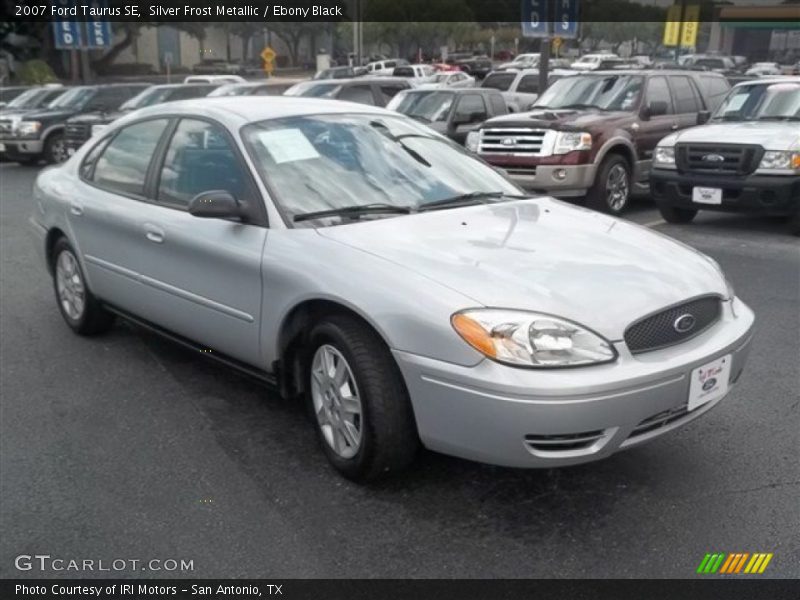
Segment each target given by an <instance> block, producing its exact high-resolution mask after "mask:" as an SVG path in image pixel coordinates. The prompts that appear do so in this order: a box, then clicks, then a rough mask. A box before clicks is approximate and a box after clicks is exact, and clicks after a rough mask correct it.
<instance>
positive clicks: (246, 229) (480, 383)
mask: <svg viewBox="0 0 800 600" xmlns="http://www.w3.org/2000/svg"><path fill="white" fill-rule="evenodd" d="M34 194H35V210H34V215H33V217H32V219H31V224H32V228H33V230H34V231H35V232H36V234H37V245H38V247H39V250H40V252H41V253H42V255H43V259H44V260H45V261H46V264H47V266H48V268H49V271H50V273H51V274H52V278H53V283H54V288H55V295H56V300H57V303H58V307H59V309H60V311H61V313H62V315H63V317H64V319H65V321H66V322H67V324H68V325H69V326H70V327H71V328H72V329H74V330H75V331H76V332H77V333H79V334H82V335H90V334H97V333H100V332H103V331H105V330H107V329H108V328H109V327H110V326H111V324H112V321H113V320H114V317H115V316H116V315H121V316H123V317H125V318H127V319H131V320H134V321H136V322H138V323H140V324H141V325H144V326H147V327H151V328H153V329H155V330H157V331H159V332H160V333H162V334H164V335H168V336H171V337H172V338H173V339H175V340H177V341H179V342H182V343H184V344H188V345H190V346H192V347H194V348H197V349H203V350H206V349H210V350H211V352H210V353H209V352H204V353H203V355H205V356H208V355H209V354H210V355H211V356H213V357H218V358H221V359H223V360H225V361H226V362H228V363H229V364H231V365H233V366H237V367H240V368H242V369H245V370H248V371H250V372H251V373H256V374H259V375H261V376H262V377H263V378H265V379H268V380H270V381H271V382H272V383H274V384H276V385H277V386H278V387H279V389H280V391H281V393H283V394H284V395H286V396H289V397H294V396H296V397H299V398H304V400H305V401H306V402H307V403H308V407H309V411H310V413H311V418H312V421H313V422H314V424H315V427H316V429H317V432H318V435H319V439H320V445H321V447H322V448H323V450H324V452H325V453H326V455H327V457H328V459H329V460H330V462H331V463H332V464H333V465H334V466H335V467H336V468H337V469H338V470H339V471H340V472H341V473H343V474H344V475H345V476H346V477H349V478H352V479H368V478H371V477H375V476H377V475H380V474H383V473H385V472H387V471H394V470H397V469H399V468H401V467H403V466H405V465H407V464H408V463H409V462H410V461H411V459H412V458H413V456H414V453H415V451H416V450H417V448H418V446H419V445H420V444H422V445H423V446H425V447H427V448H430V449H433V450H437V451H440V452H444V453H447V454H452V455H455V456H460V457H465V458H468V459H472V460H476V461H482V462H487V463H493V464H498V465H508V466H513V467H556V466H562V465H571V464H576V463H581V462H586V461H591V460H595V459H600V458H603V457H606V456H608V455H610V454H611V453H613V452H615V451H616V450H619V449H622V448H629V447H631V446H634V445H636V444H639V443H641V442H645V441H647V440H651V439H653V438H655V437H657V436H659V435H661V434H662V433H666V432H667V431H670V430H672V429H674V428H676V427H679V426H681V425H684V424H685V423H688V422H689V421H691V420H693V419H695V418H696V417H698V416H700V415H702V414H703V413H705V412H707V411H708V410H710V409H711V408H712V407H713V406H715V405H716V404H718V403H719V402H720V401H721V400H722V398H723V397H724V396H725V395H726V394H727V393H728V391H729V390H730V388H731V386H733V385H734V383H735V382H736V380H737V379H738V378H739V375H740V374H741V372H742V368H743V366H744V362H745V359H746V355H747V352H748V348H749V343H750V339H751V330H752V327H753V313H752V312H751V311H750V309H749V308H748V307H747V306H746V305H745V304H744V303H742V301H741V300H739V299H738V298H736V297H735V295H734V292H733V290H732V288H731V286H730V285H729V284H728V283H727V281H726V279H725V277H724V275H723V274H722V272H721V271H720V269H719V266H718V265H717V264H716V263H715V262H714V261H713V260H711V259H710V258H708V257H706V256H703V255H702V254H699V253H698V252H695V251H694V250H692V249H690V248H687V247H685V246H683V245H681V244H678V243H676V242H673V241H671V240H669V239H667V238H666V237H662V236H661V235H658V234H656V233H653V232H651V231H649V230H646V229H643V228H641V227H639V226H636V225H633V224H630V223H627V222H625V221H620V220H617V219H615V218H612V217H609V216H606V215H601V214H598V213H594V212H589V211H587V210H584V209H581V208H575V207H572V206H569V205H566V204H563V203H561V202H558V201H556V200H553V199H551V198H543V197H538V198H531V197H527V196H525V195H523V193H522V192H521V190H520V189H519V188H517V187H516V186H515V185H514V184H513V183H511V182H510V181H509V180H508V179H506V178H505V177H504V176H503V175H502V174H501V173H499V172H498V171H496V170H494V169H493V168H492V167H490V166H488V165H487V164H485V163H483V162H482V161H481V160H480V159H478V158H475V157H473V156H472V155H470V154H468V153H466V151H464V150H463V149H461V148H460V147H458V146H456V145H454V144H453V143H451V142H450V141H448V140H447V139H446V138H444V137H442V136H440V135H438V134H436V133H434V132H433V131H431V130H430V129H428V128H426V127H425V126H424V125H421V124H419V123H417V122H415V121H411V120H409V119H408V118H406V117H404V116H402V115H398V114H396V113H391V112H387V111H385V110H382V109H374V108H369V107H365V106H362V105H355V104H349V103H345V102H334V101H328V100H313V99H302V98H254V99H251V98H214V99H203V100H191V101H186V102H178V103H171V104H166V105H162V106H158V107H153V108H148V109H144V110H141V111H138V112H136V113H134V114H132V115H130V116H128V117H125V118H124V119H122V120H120V121H118V122H115V123H114V124H113V125H112V126H110V127H109V128H108V129H106V130H104V131H103V132H102V133H100V134H99V136H96V137H95V138H93V139H92V140H91V141H90V142H88V143H87V144H85V145H84V147H82V148H81V149H80V150H79V151H78V153H77V154H76V155H75V156H73V157H72V158H71V159H70V160H69V161H68V162H67V163H65V164H64V165H62V166H60V167H57V168H53V169H50V170H47V171H44V172H43V173H42V174H41V175H40V176H39V178H38V181H37V183H36V187H35V192H34Z"/></svg>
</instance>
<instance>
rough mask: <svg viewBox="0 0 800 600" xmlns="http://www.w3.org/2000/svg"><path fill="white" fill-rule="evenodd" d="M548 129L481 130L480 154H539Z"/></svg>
mask: <svg viewBox="0 0 800 600" xmlns="http://www.w3.org/2000/svg"><path fill="white" fill-rule="evenodd" d="M546 132H547V130H546V129H531V128H528V127H519V128H488V129H481V134H480V142H479V144H478V153H479V154H539V153H540V152H541V150H542V142H543V140H544V134H545V133H546Z"/></svg>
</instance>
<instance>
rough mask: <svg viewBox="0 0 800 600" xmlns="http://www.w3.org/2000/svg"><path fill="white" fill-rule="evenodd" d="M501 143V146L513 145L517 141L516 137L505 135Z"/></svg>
mask: <svg viewBox="0 0 800 600" xmlns="http://www.w3.org/2000/svg"><path fill="white" fill-rule="evenodd" d="M501 143H502V144H503V146H513V145H514V144H516V143H517V140H516V138H513V137H506V138H503V141H502V142H501Z"/></svg>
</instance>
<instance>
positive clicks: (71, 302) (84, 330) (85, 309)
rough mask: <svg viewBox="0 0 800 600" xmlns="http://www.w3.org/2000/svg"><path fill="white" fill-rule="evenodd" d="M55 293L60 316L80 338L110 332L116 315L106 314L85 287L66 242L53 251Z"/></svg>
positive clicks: (78, 265)
mask: <svg viewBox="0 0 800 600" xmlns="http://www.w3.org/2000/svg"><path fill="white" fill-rule="evenodd" d="M52 257H53V289H54V291H55V294H56V302H57V303H58V310H59V311H60V312H61V316H62V317H64V321H66V323H67V325H69V326H70V328H72V330H73V331H74V332H75V333H77V334H79V335H87V336H88V335H96V334H99V333H104V332H105V331H108V330H109V329H110V328H111V326H112V325H113V324H114V315H113V314H111V313H110V312H108V311H107V310H105V309H104V308H103V307H102V305H101V304H100V303H99V302H98V300H97V298H95V297H94V295H93V294H92V292H91V291H90V290H89V287H88V286H87V285H86V277H84V274H83V269H81V265H80V263H79V262H78V258H77V255H76V254H75V251H74V250H73V249H72V246H70V244H69V242H68V241H67V240H66V238H63V237H62V238H60V239H59V240H58V241H57V242H56V243H55V246H54V247H53V254H52Z"/></svg>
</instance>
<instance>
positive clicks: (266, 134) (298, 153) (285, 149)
mask: <svg viewBox="0 0 800 600" xmlns="http://www.w3.org/2000/svg"><path fill="white" fill-rule="evenodd" d="M258 140H259V141H260V142H261V143H262V144H264V147H265V148H266V149H267V151H268V152H269V153H270V156H272V158H273V160H274V161H275V162H276V163H277V164H281V163H285V162H293V161H296V160H309V159H311V158H319V153H318V152H317V151H316V149H315V148H314V146H313V145H312V144H311V142H309V141H308V138H307V137H306V136H305V135H303V132H302V131H300V130H299V129H276V130H275V131H261V132H259V133H258Z"/></svg>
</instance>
